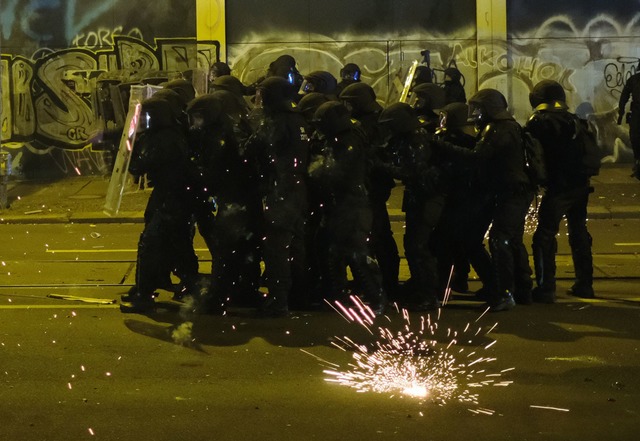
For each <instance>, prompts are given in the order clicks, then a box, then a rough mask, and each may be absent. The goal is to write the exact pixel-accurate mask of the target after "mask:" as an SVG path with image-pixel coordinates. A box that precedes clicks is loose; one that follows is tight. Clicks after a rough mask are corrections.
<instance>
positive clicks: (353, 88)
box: [340, 83, 382, 118]
mask: <svg viewBox="0 0 640 441" xmlns="http://www.w3.org/2000/svg"><path fill="white" fill-rule="evenodd" d="M340 99H341V100H343V101H347V102H348V103H349V105H350V106H351V109H352V113H353V116H354V117H356V118H357V117H358V116H359V115H363V114H367V113H373V112H379V111H381V110H382V106H381V105H380V104H378V102H377V101H376V93H375V92H374V90H373V88H372V87H371V86H369V85H368V84H365V83H353V84H349V85H348V86H347V87H345V88H344V90H343V91H342V92H341V93H340Z"/></svg>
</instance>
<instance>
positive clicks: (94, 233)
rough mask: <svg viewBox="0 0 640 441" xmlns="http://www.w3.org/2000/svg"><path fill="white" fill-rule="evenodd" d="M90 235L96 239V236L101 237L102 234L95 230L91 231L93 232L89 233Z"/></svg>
mask: <svg viewBox="0 0 640 441" xmlns="http://www.w3.org/2000/svg"><path fill="white" fill-rule="evenodd" d="M90 236H91V237H92V238H94V239H97V238H99V237H102V234H100V233H98V232H96V231H93V232H92V233H91V234H90Z"/></svg>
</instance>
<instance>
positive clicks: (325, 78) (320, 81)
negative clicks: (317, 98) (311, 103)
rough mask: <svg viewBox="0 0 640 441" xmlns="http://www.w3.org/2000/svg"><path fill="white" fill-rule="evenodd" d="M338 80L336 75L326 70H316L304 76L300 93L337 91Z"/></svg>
mask: <svg viewBox="0 0 640 441" xmlns="http://www.w3.org/2000/svg"><path fill="white" fill-rule="evenodd" d="M337 87H338V81H337V80H336V77H334V76H333V75H331V74H330V73H329V72H327V71H324V70H316V71H314V72H311V73H310V74H308V75H305V76H304V82H303V83H302V86H301V87H300V93H301V94H305V93H309V92H319V93H324V94H326V95H332V94H335V93H336V89H337Z"/></svg>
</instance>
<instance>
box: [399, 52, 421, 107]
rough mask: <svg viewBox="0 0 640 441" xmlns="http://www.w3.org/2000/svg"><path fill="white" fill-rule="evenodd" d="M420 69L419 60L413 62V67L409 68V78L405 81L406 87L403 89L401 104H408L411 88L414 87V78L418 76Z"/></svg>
mask: <svg viewBox="0 0 640 441" xmlns="http://www.w3.org/2000/svg"><path fill="white" fill-rule="evenodd" d="M417 68H418V60H413V63H411V67H410V68H409V72H407V78H405V80H404V87H403V88H402V93H401V94H400V100H399V101H400V102H401V103H406V102H407V99H408V98H409V91H410V90H411V86H412V85H413V77H414V76H415V75H416V69H417Z"/></svg>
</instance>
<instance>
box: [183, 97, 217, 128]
mask: <svg viewBox="0 0 640 441" xmlns="http://www.w3.org/2000/svg"><path fill="white" fill-rule="evenodd" d="M187 114H188V115H189V123H190V124H191V126H192V127H195V128H201V127H204V126H210V125H215V124H217V123H218V121H219V120H220V115H221V114H222V100H220V98H218V97H215V96H213V95H212V94H209V95H201V96H199V97H198V98H196V99H194V100H193V101H191V102H190V103H189V105H188V106H187Z"/></svg>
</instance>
